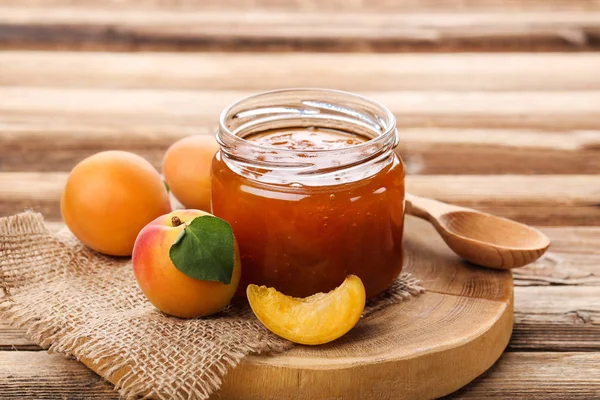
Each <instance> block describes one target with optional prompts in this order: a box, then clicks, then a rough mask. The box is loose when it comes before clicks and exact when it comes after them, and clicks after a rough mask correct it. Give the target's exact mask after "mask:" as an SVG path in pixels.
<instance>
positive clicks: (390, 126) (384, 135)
mask: <svg viewBox="0 0 600 400" xmlns="http://www.w3.org/2000/svg"><path fill="white" fill-rule="evenodd" d="M311 92H314V93H320V94H323V95H325V96H326V95H331V96H333V95H338V96H343V97H346V98H347V99H353V100H357V101H360V102H362V103H365V104H369V105H371V106H373V107H374V108H376V109H377V110H378V111H380V112H381V115H382V116H383V117H384V118H385V120H386V125H385V130H383V131H382V132H381V133H380V134H379V135H378V136H376V137H373V138H369V140H366V141H364V142H362V143H359V144H357V145H354V146H352V147H351V149H354V150H355V151H360V150H361V149H364V148H367V147H369V146H373V145H374V144H375V143H376V142H379V141H381V142H385V141H386V140H388V138H389V136H390V135H394V136H395V140H394V144H393V146H392V148H394V147H396V146H397V145H398V142H399V138H398V134H397V130H396V117H395V116H394V114H393V113H392V111H391V110H390V109H389V108H387V107H386V106H384V105H383V104H381V103H379V102H377V101H374V100H371V99H370V98H368V97H365V96H362V95H359V94H356V93H351V92H347V91H343V90H337V89H325V88H285V89H276V90H268V91H264V92H259V93H256V94H252V95H250V96H246V97H243V98H241V99H239V100H236V101H234V102H233V103H231V104H229V105H228V106H227V107H225V109H224V110H223V111H222V112H221V114H220V116H219V133H224V134H225V135H227V137H228V139H229V140H232V141H233V142H237V143H239V144H243V145H244V146H251V147H255V146H256V147H258V148H263V149H277V151H278V152H281V153H284V154H286V153H287V154H293V153H322V154H327V153H330V152H336V151H337V152H339V151H340V149H303V150H294V149H287V148H281V147H275V146H267V145H263V144H259V143H255V142H252V141H250V140H246V139H244V138H243V137H241V136H238V135H236V134H235V133H234V132H232V131H231V129H230V128H229V126H228V125H227V120H228V119H229V118H230V117H231V115H230V114H231V112H232V110H233V109H235V108H236V107H239V106H240V105H242V104H244V103H248V102H252V101H254V100H259V99H261V98H266V97H269V96H274V95H278V94H284V93H290V94H295V93H297V94H302V93H311ZM380 122H381V120H380ZM378 126H379V127H382V126H381V125H378ZM217 140H218V141H219V143H220V144H221V145H223V142H222V140H220V139H219V134H217Z"/></svg>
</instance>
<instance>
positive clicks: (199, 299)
mask: <svg viewBox="0 0 600 400" xmlns="http://www.w3.org/2000/svg"><path fill="white" fill-rule="evenodd" d="M207 214H208V213H206V212H204V211H201V210H175V211H173V212H172V213H170V214H167V215H163V216H161V217H158V218H157V219H155V220H154V221H152V222H151V223H150V224H148V225H147V226H146V227H145V228H144V229H142V231H141V232H140V234H139V236H138V238H137V240H136V242H135V247H134V249H133V272H134V274H135V277H136V279H137V281H138V284H139V286H140V288H141V289H142V292H144V295H145V296H146V298H147V299H148V300H149V301H150V303H152V304H153V305H154V306H155V307H156V308H158V309H159V310H160V311H162V312H164V313H165V314H169V315H173V316H175V317H180V318H194V317H203V316H207V315H211V314H214V313H216V312H218V311H220V310H221V309H223V307H225V306H226V305H227V304H229V302H230V301H231V299H232V297H233V295H234V294H235V291H236V289H237V287H238V284H239V281H240V275H241V271H242V268H241V262H240V254H239V251H238V245H237V242H235V261H234V268H233V274H232V276H231V282H230V283H229V284H228V285H227V284H224V283H222V282H213V281H202V280H198V279H194V278H190V277H189V276H187V275H185V274H184V273H183V272H181V271H179V270H178V269H177V268H176V267H175V265H173V262H172V261H171V259H170V257H169V249H170V248H171V246H172V245H173V243H174V242H175V240H176V239H177V237H178V236H179V234H180V232H181V231H182V230H183V229H184V228H185V226H184V225H179V226H177V227H174V226H173V225H172V218H173V216H177V217H179V219H180V220H181V221H182V222H184V223H185V222H190V221H192V220H193V219H194V218H196V217H200V216H202V215H207Z"/></svg>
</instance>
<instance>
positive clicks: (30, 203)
mask: <svg viewBox="0 0 600 400" xmlns="http://www.w3.org/2000/svg"><path fill="white" fill-rule="evenodd" d="M67 175H68V174H67V173H61V172H49V173H27V172H22V173H21V172H5V173H0V215H9V214H13V213H16V212H20V211H22V210H24V209H27V208H32V209H35V210H37V211H40V212H42V213H43V214H44V215H45V216H46V218H47V219H48V220H58V219H60V207H59V200H60V195H61V192H62V188H63V185H64V183H65V181H66V178H67ZM407 190H408V191H411V192H412V193H415V194H417V195H421V196H426V197H433V198H437V199H440V200H442V201H447V202H450V203H455V204H459V205H464V206H467V207H475V208H478V209H481V210H483V211H487V212H491V213H494V214H497V215H500V216H504V217H507V218H512V219H515V220H518V221H522V222H525V223H529V224H532V225H598V224H600V207H598V204H600V176H593V175H540V176H524V175H498V176H482V175H458V176H442V175H429V176H425V175H412V176H409V177H408V178H407Z"/></svg>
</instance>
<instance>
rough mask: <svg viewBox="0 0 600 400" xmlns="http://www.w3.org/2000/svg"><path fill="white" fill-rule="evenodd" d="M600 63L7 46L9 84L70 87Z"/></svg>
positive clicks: (262, 82)
mask: <svg viewBox="0 0 600 400" xmlns="http://www.w3.org/2000/svg"><path fill="white" fill-rule="evenodd" d="M111 4H114V3H111ZM364 4H365V5H366V4H370V3H364ZM558 64H560V68H556V67H555V66H556V65H558ZM336 66H344V68H343V73H340V72H339V70H338V68H336ZM42 67H43V71H44V73H40V68H42ZM599 69H600V54H596V53H574V54H570V55H569V56H565V55H564V54H560V53H524V54H522V53H506V54H503V53H500V54H489V53H488V54H486V53H479V54H478V53H472V54H468V53H467V54H368V53H366V54H365V53H351V54H343V53H333V54H331V53H330V54H320V53H291V54H286V55H285V56H282V55H281V54H273V53H193V54H185V53H184V54H182V53H93V52H58V53H57V52H35V51H34V52H23V51H6V52H2V53H0V85H1V86H35V87H60V88H65V89H66V88H143V89H151V88H153V89H181V90H254V91H259V90H271V89H279V88H283V87H324V88H333V89H341V90H348V91H376V90H383V91H399V90H408V91H413V90H414V91H434V92H435V91H482V90H485V91H556V90H584V91H589V90H599V89H600V76H599V75H598V73H597V71H598V70H599Z"/></svg>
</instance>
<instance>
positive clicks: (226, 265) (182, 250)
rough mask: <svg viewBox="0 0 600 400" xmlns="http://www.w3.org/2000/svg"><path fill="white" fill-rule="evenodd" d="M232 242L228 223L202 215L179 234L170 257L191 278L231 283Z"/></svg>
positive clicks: (233, 250) (231, 232)
mask: <svg viewBox="0 0 600 400" xmlns="http://www.w3.org/2000/svg"><path fill="white" fill-rule="evenodd" d="M233 241H234V239H233V231H232V230H231V226H230V225H229V224H228V223H227V222H225V221H224V220H222V219H220V218H217V217H213V216H212V215H203V216H201V217H197V218H194V219H193V220H192V221H191V222H190V223H189V224H188V226H186V227H185V229H184V230H183V231H182V232H181V234H179V236H178V237H177V239H176V240H175V243H173V245H172V246H171V249H170V250H169V257H170V258H171V261H173V264H174V265H175V267H176V268H177V269H178V270H180V271H181V272H183V273H184V274H186V275H187V276H189V277H190V278H194V279H200V280H203V281H217V282H223V283H225V284H229V283H230V282H231V275H232V274H233V264H234V258H235V249H234V244H233Z"/></svg>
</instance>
